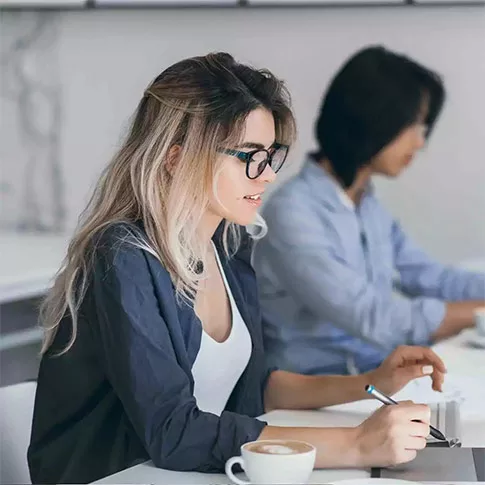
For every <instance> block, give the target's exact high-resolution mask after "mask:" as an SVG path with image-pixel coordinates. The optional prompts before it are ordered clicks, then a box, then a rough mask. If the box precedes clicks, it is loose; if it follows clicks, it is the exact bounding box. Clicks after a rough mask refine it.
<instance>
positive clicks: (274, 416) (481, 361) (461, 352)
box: [95, 332, 485, 485]
mask: <svg viewBox="0 0 485 485" xmlns="http://www.w3.org/2000/svg"><path fill="white" fill-rule="evenodd" d="M469 338H470V334H469V332H464V333H463V334H461V335H459V336H457V337H454V338H452V339H449V340H447V341H444V342H442V343H440V344H438V345H436V346H435V350H436V352H437V353H438V354H439V355H440V356H441V357H442V358H443V359H445V362H446V364H447V366H448V371H449V373H450V375H453V376H455V377H456V376H458V377H459V376H462V375H463V376H470V375H472V376H481V377H484V382H485V351H484V350H480V349H471V348H469V347H468V346H467V345H466V342H467V341H468V339H469ZM374 406H375V407H377V406H379V403H375V402H374V401H361V402H359V403H350V404H343V405H339V406H331V407H329V408H325V409H322V410H316V411H272V412H270V413H268V414H266V415H264V416H262V417H261V418H262V419H264V420H265V421H267V422H268V423H269V424H271V425H274V426H315V427H329V426H356V425H358V424H360V423H361V422H362V421H363V420H364V419H365V418H366V416H368V414H369V412H370V411H371V410H372V408H373V407H374ZM462 441H463V444H464V446H467V447H471V446H485V415H484V413H481V415H475V414H473V413H471V414H468V415H467V414H463V413H462ZM366 477H369V471H368V470H315V471H314V472H313V474H312V476H311V479H310V483H320V484H323V483H329V482H332V481H335V480H344V479H351V478H366ZM228 482H229V479H228V478H227V477H226V476H225V475H223V474H203V473H192V472H190V473H187V472H173V471H168V470H162V469H157V468H156V467H155V466H154V465H153V464H152V463H151V462H147V463H143V464H141V465H137V466H135V467H133V468H129V469H127V470H124V471H122V472H120V473H116V474H114V475H111V476H109V477H106V478H103V479H101V480H99V481H98V482H95V483H106V484H108V483H111V484H115V483H116V484H123V483H151V484H162V483H163V484H173V485H199V484H200V485H205V484H215V485H218V484H227V483H228ZM441 483H443V482H441ZM454 484H455V485H459V484H457V483H456V482H454Z"/></svg>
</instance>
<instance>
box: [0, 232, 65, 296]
mask: <svg viewBox="0 0 485 485" xmlns="http://www.w3.org/2000/svg"><path fill="white" fill-rule="evenodd" d="M67 244H68V236H66V235H48V234H29V233H6V232H2V233H0V268H1V270H0V303H6V302H10V301H16V300H23V299H27V298H31V297H34V296H39V295H42V294H43V293H45V291H46V290H47V289H48V288H49V286H50V285H51V284H52V281H53V278H54V275H55V274H56V272H57V270H58V269H59V268H60V266H61V262H62V260H63V258H64V256H65V254H66V249H67Z"/></svg>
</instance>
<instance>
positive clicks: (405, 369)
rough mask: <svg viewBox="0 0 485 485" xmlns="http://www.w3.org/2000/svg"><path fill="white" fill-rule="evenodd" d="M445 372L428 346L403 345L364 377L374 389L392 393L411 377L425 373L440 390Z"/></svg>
mask: <svg viewBox="0 0 485 485" xmlns="http://www.w3.org/2000/svg"><path fill="white" fill-rule="evenodd" d="M445 373H446V367H445V364H444V363H443V361H442V360H441V359H440V358H439V357H438V356H437V355H436V354H435V353H434V352H433V351H432V350H431V349H430V348H428V347H418V346H407V345H403V346H400V347H398V348H397V349H395V350H394V352H392V354H390V355H389V356H388V357H387V359H386V360H384V362H383V363H382V364H381V365H380V366H379V367H378V368H377V369H375V370H373V371H370V372H368V373H367V374H366V377H367V378H368V381H369V382H368V383H369V384H372V385H373V386H374V387H376V389H379V391H382V392H383V393H384V394H389V395H392V394H395V393H396V392H398V391H400V390H401V389H402V388H403V387H404V386H405V385H406V384H407V383H408V382H410V381H412V380H413V379H417V378H418V377H423V376H427V375H429V376H431V380H432V387H433V389H434V390H435V391H440V392H441V390H442V385H443V381H444V375H445Z"/></svg>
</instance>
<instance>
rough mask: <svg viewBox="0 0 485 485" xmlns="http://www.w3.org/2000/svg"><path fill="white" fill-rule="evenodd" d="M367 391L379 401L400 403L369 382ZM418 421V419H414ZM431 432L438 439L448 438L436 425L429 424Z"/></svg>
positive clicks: (444, 439)
mask: <svg viewBox="0 0 485 485" xmlns="http://www.w3.org/2000/svg"><path fill="white" fill-rule="evenodd" d="M365 391H366V392H367V393H368V394H370V395H371V396H372V397H374V398H376V399H377V400H378V401H381V403H383V404H386V405H389V404H398V403H397V402H396V401H394V399H391V398H390V397H389V396H386V395H385V394H383V393H382V392H381V391H379V390H378V389H376V388H375V387H374V386H371V385H370V384H368V385H367V386H365ZM413 421H417V420H413ZM429 434H430V435H431V436H432V437H433V438H436V439H437V440H442V441H446V438H445V436H444V434H443V433H442V432H441V431H440V430H439V429H436V428H435V427H434V426H431V425H429Z"/></svg>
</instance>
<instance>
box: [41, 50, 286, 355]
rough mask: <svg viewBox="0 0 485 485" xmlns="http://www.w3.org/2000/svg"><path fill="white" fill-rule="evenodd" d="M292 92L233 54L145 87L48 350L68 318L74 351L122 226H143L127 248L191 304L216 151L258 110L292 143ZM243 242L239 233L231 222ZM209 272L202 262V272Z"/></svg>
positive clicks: (54, 307)
mask: <svg viewBox="0 0 485 485" xmlns="http://www.w3.org/2000/svg"><path fill="white" fill-rule="evenodd" d="M289 103H290V101H289V94H288V92H287V90H286V88H285V87H284V84H283V83H282V82H281V81H279V80H277V79H276V78H275V77H274V76H273V75H272V74H271V73H270V72H269V71H266V70H256V69H254V68H251V67H249V66H246V65H242V64H238V63H237V62H236V61H235V60H234V59H233V58H232V56H230V55H229V54H226V53H215V54H209V55H207V56H204V57H194V58H191V59H186V60H183V61H181V62H178V63H176V64H174V65H172V66H171V67H169V68H168V69H167V70H165V71H164V72H162V73H161V74H160V75H159V76H158V77H157V78H156V79H155V80H154V81H153V82H152V83H151V84H150V86H149V87H148V88H147V89H146V91H145V93H144V96H143V98H142V99H141V101H140V103H139V105H138V107H137V110H136V112H135V115H134V119H133V122H132V126H131V128H130V130H129V133H128V136H127V138H126V140H125V142H124V144H123V145H122V147H121V148H120V150H119V151H118V153H117V154H116V155H115V156H114V158H113V160H112V161H111V163H110V164H109V165H108V166H107V167H106V169H105V170H104V172H103V174H102V176H101V178H100V180H99V182H98V184H97V186H96V188H95V190H94V193H93V196H92V198H91V200H90V201H89V203H88V205H87V207H86V209H85V210H84V212H83V213H82V215H81V218H80V222H79V225H78V229H77V231H76V233H75V235H74V237H73V239H72V241H71V243H70V245H69V248H68V251H67V256H66V258H65V260H64V262H63V265H62V267H61V269H60V270H59V272H58V274H57V277H56V280H55V283H54V286H53V288H52V289H51V291H50V292H49V294H48V295H47V297H46V299H45V300H44V302H43V305H42V307H41V321H42V323H43V325H44V328H45V335H44V342H43V346H42V352H43V353H45V352H46V351H47V350H48V349H49V348H50V346H51V344H52V343H53V341H54V338H55V336H56V333H57V330H58V327H59V324H60V323H61V321H62V319H63V318H64V317H65V316H69V317H70V320H71V322H72V332H71V338H70V340H69V342H68V344H67V345H66V347H65V348H64V350H63V351H62V352H66V351H67V350H69V349H70V348H71V347H72V345H73V344H74V341H75V338H76V334H77V326H78V313H79V309H80V306H81V304H82V302H83V299H84V297H85V295H86V291H87V288H88V286H89V283H88V282H89V278H88V276H89V272H90V271H91V269H92V265H93V259H94V257H95V250H96V244H95V241H96V240H97V238H98V237H99V236H100V235H101V234H102V233H103V231H105V230H106V229H107V228H108V227H110V226H112V225H113V224H116V223H128V224H133V223H135V222H138V221H140V222H141V223H142V224H143V227H144V232H145V234H146V237H141V236H140V235H136V234H135V233H133V234H131V235H130V236H129V237H128V238H127V239H126V241H127V242H129V243H131V244H133V245H135V246H137V247H139V248H142V249H143V250H146V251H148V252H149V253H151V254H152V255H153V256H155V257H156V258H157V259H158V260H159V261H160V262H161V264H162V265H163V266H164V267H165V269H166V270H167V271H168V273H169V274H170V277H171V279H172V281H173V283H174V285H175V288H176V294H177V297H183V298H188V299H191V300H193V298H194V295H195V290H196V288H197V283H198V281H199V280H200V279H201V278H202V277H204V274H201V273H200V271H198V268H200V266H198V262H202V263H203V262H204V257H205V254H204V253H205V248H204V247H203V246H202V243H201V242H200V241H198V239H197V237H196V233H195V231H196V228H197V226H198V223H199V221H200V220H201V218H202V215H203V214H204V211H205V210H206V209H207V207H208V201H209V194H210V191H212V190H214V186H215V178H216V176H217V172H218V171H219V169H220V167H219V166H218V163H217V161H218V159H219V158H218V157H217V150H218V149H219V148H220V147H222V146H233V145H235V144H237V143H238V142H239V141H240V138H241V136H242V133H243V128H244V122H245V119H246V117H247V115H248V114H249V113H250V112H251V111H252V110H254V109H256V108H258V107H264V108H266V109H268V110H269V111H270V112H271V113H272V114H273V117H274V120H275V130H276V140H277V141H278V142H280V143H285V144H290V143H291V142H292V141H293V138H294V135H295V125H294V118H293V115H292V112H291V109H290V107H289V106H290V105H289ZM172 147H180V148H179V153H178V154H177V163H176V169H175V170H169V169H168V168H169V167H168V166H169V165H170V162H171V160H170V157H171V153H172V152H171V148H172ZM228 233H230V236H232V238H233V239H234V241H236V244H235V246H236V245H237V241H238V238H239V236H238V229H237V227H236V226H235V225H234V224H231V223H228V222H226V223H225V229H224V248H225V250H226V252H227V251H228V245H227V238H228ZM203 266H204V265H203V264H202V267H203Z"/></svg>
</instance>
